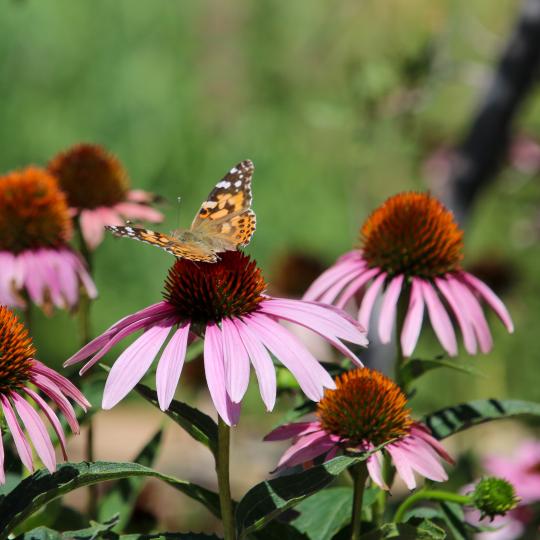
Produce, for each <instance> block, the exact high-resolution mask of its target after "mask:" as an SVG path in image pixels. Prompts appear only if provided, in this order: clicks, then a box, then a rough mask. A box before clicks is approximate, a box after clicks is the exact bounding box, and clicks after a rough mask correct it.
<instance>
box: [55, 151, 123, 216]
mask: <svg viewBox="0 0 540 540" xmlns="http://www.w3.org/2000/svg"><path fill="white" fill-rule="evenodd" d="M48 168H49V171H50V172H51V173H52V174H53V175H54V176H56V177H57V178H58V181H59V183H60V187H61V188H62V189H63V190H64V191H65V192H66V194H67V197H68V202H69V205H70V206H71V207H74V208H80V209H84V208H88V209H92V208H97V207H99V206H114V205H115V204H117V203H119V202H121V201H123V200H124V199H125V198H126V194H127V191H128V189H129V179H128V176H127V173H126V171H125V169H124V167H123V166H122V164H121V163H120V161H119V160H118V159H117V158H116V157H115V156H113V155H112V154H110V153H109V152H107V151H106V150H105V149H104V148H103V147H101V146H98V145H97V144H78V145H75V146H72V147H71V148H68V149H67V150H65V151H64V152H61V153H59V154H58V155H56V156H55V157H54V158H53V159H52V160H51V162H50V163H49V165H48Z"/></svg>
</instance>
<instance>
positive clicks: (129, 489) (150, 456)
mask: <svg viewBox="0 0 540 540" xmlns="http://www.w3.org/2000/svg"><path fill="white" fill-rule="evenodd" d="M162 437H163V429H160V430H159V431H158V432H157V433H156V434H155V435H154V436H153V437H152V438H151V439H150V440H149V441H148V442H147V443H146V445H145V446H144V448H143V449H142V450H141V452H139V454H138V455H137V456H136V458H135V459H134V460H133V461H134V462H135V463H138V464H139V465H144V466H145V467H151V466H152V465H153V464H154V461H155V458H156V455H157V453H158V450H159V447H160V445H161V439H162ZM143 483H144V478H143V477H132V478H124V479H122V480H119V481H118V483H117V484H116V485H115V486H114V487H113V488H112V489H111V490H110V491H108V492H107V493H106V494H105V495H104V496H103V497H102V498H101V500H100V502H99V508H98V520H102V519H105V518H107V517H108V516H112V515H114V514H118V515H119V516H120V517H119V519H118V521H117V530H118V531H121V530H123V529H124V528H125V527H126V525H127V524H128V523H129V520H130V518H131V515H132V513H133V508H134V506H135V502H136V500H137V497H138V496H139V493H140V491H141V488H142V486H143Z"/></svg>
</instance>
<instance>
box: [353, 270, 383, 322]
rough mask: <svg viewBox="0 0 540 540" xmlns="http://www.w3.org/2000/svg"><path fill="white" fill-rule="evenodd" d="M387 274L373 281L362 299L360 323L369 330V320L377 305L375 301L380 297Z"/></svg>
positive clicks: (359, 315)
mask: <svg viewBox="0 0 540 540" xmlns="http://www.w3.org/2000/svg"><path fill="white" fill-rule="evenodd" d="M386 276H387V274H386V272H382V273H381V274H379V275H378V276H377V278H376V279H374V280H373V283H372V284H371V285H370V287H369V288H368V290H367V291H366V294H365V295H364V298H363V299H362V304H361V305H360V309H359V310H358V321H359V322H360V324H361V325H362V326H363V327H364V328H369V319H370V318H371V311H372V310H373V306H374V305H375V300H376V299H377V296H378V295H379V291H380V290H381V288H382V286H383V283H384V280H385V279H386Z"/></svg>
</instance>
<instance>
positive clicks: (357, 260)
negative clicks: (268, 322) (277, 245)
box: [304, 192, 513, 356]
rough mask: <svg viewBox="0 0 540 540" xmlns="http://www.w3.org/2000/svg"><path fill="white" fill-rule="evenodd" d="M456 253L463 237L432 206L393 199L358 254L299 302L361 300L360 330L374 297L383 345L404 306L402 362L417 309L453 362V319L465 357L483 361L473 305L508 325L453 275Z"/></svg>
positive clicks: (482, 289) (407, 197) (494, 301)
mask: <svg viewBox="0 0 540 540" xmlns="http://www.w3.org/2000/svg"><path fill="white" fill-rule="evenodd" d="M462 249H463V233H462V231H461V230H460V229H459V227H458V226H457V224H456V222H455V221H454V218H453V215H452V213H451V212H450V211H449V210H447V209H446V208H445V207H444V206H443V205H442V204H441V203H440V202H439V201H438V200H437V199H435V198H434V197H431V196H430V195H429V194H425V193H414V192H405V193H400V194H398V195H395V196H394V197H391V198H390V199H388V200H387V201H386V202H385V203H384V204H382V205H381V206H380V207H379V208H377V209H376V210H375V211H374V212H373V213H372V214H371V215H370V216H369V217H368V219H367V220H366V222H365V223H364V224H363V226H362V228H361V231H360V246H359V249H358V250H354V251H351V252H349V253H346V254H345V255H343V256H342V257H341V258H340V259H339V260H338V261H337V262H336V264H335V265H334V266H332V267H331V268H330V269H328V270H327V271H326V272H324V273H323V274H322V275H321V276H319V278H317V279H316V280H315V281H314V282H313V284H312V285H311V287H310V288H309V290H308V291H307V292H306V294H305V296H304V299H305V300H318V301H320V302H327V303H333V304H335V305H336V306H337V307H340V308H342V307H344V306H345V305H347V304H348V303H349V301H351V300H353V299H355V298H359V297H360V295H361V293H363V296H362V298H361V301H360V309H359V311H358V321H359V322H360V324H361V325H362V326H364V327H366V328H367V327H368V326H369V322H370V319H371V316H372V312H373V308H374V305H375V302H376V301H377V298H378V297H379V296H382V302H381V309H380V315H379V320H378V334H379V338H380V339H381V341H382V342H383V343H389V342H390V340H391V337H392V330H393V327H394V324H395V319H396V313H397V306H398V303H399V302H402V303H405V304H406V306H405V307H406V315H405V319H404V322H403V327H402V328H401V329H400V331H401V336H400V340H401V346H402V349H403V353H404V355H405V356H410V355H411V354H412V352H413V351H414V349H415V347H416V344H417V342H418V338H419V335H420V330H421V327H422V321H423V318H424V310H425V309H427V312H428V315H429V319H430V321H431V325H432V327H433V330H434V331H435V334H436V336H437V338H438V339H439V341H440V343H441V345H442V346H443V348H444V349H445V350H446V352H447V353H448V354H449V355H451V356H455V355H456V354H457V349H458V347H457V340H456V334H455V331H454V326H453V323H452V320H451V316H453V317H454V319H455V321H456V322H457V325H458V326H459V328H460V330H461V333H462V336H463V341H464V344H465V348H466V350H467V351H468V352H469V353H470V354H476V352H477V351H478V349H480V351H481V352H483V353H486V352H489V351H490V350H491V347H492V338H491V334H490V331H489V328H488V325H487V322H486V319H485V316H484V313H483V311H482V307H481V304H480V301H484V302H486V303H487V304H488V305H489V306H490V307H491V309H493V311H494V312H495V313H496V314H497V315H498V316H499V318H500V319H501V320H502V322H503V323H504V325H505V326H506V328H507V329H508V331H509V332H512V331H513V324H512V320H511V318H510V315H509V313H508V311H507V309H506V307H505V306H504V304H503V303H502V302H501V300H500V299H499V298H498V297H497V296H496V295H495V293H494V292H493V291H492V290H491V289H490V288H489V287H488V286H487V285H486V284H485V283H483V282H481V281H480V280H479V279H477V278H475V277H474V276H473V275H471V274H469V273H468V272H465V271H464V270H463V269H462V268H461V261H462V258H463V254H462Z"/></svg>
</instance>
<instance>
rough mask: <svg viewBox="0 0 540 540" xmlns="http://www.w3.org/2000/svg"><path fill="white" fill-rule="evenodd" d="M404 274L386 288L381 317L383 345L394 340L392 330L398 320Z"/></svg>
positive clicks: (380, 332) (380, 326)
mask: <svg viewBox="0 0 540 540" xmlns="http://www.w3.org/2000/svg"><path fill="white" fill-rule="evenodd" d="M403 278H404V276H403V274H400V275H399V276H396V277H395V278H393V279H392V281H391V282H390V285H388V287H387V288H386V292H385V293H384V298H383V301H382V306H381V314H380V316H379V337H380V338H381V342H382V343H390V340H391V338H392V329H393V328H394V320H395V318H396V310H397V303H398V299H399V294H400V293H401V286H402V284H403Z"/></svg>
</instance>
